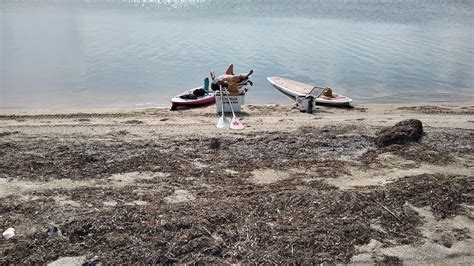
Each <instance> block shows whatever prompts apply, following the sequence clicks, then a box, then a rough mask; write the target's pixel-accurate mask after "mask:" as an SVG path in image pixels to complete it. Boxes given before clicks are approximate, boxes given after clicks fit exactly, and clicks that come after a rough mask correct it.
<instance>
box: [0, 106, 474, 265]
mask: <svg viewBox="0 0 474 266" xmlns="http://www.w3.org/2000/svg"><path fill="white" fill-rule="evenodd" d="M243 110H244V111H245V112H244V113H242V114H240V115H239V117H240V119H241V121H242V123H244V124H245V125H246V128H245V130H243V131H232V130H219V129H217V128H216V127H215V125H216V123H217V119H218V115H217V114H216V113H215V107H213V106H210V107H207V108H200V109H187V110H180V111H176V112H170V111H168V110H167V109H155V108H150V109H123V110H71V111H61V112H48V113H45V112H43V113H14V114H8V113H0V121H1V122H0V158H1V160H0V183H1V186H0V200H1V201H0V225H1V227H0V230H2V232H3V231H4V230H5V229H7V228H9V227H13V228H15V230H16V231H15V233H16V235H15V237H13V238H12V239H10V240H4V239H1V240H0V254H2V256H0V263H2V264H3V263H15V264H16V263H35V262H37V263H45V262H52V261H55V260H58V259H63V260H60V261H58V262H59V263H62V262H65V260H74V261H75V262H79V263H80V262H99V261H101V262H106V263H119V262H120V263H124V262H143V263H157V262H161V263H167V262H177V263H192V262H215V263H246V262H260V263H262V262H263V263H265V262H267V263H273V262H274V263H292V262H293V263H313V262H314V263H320V262H345V263H347V262H355V263H360V262H371V263H373V262H386V263H396V262H404V263H420V262H422V263H434V262H436V263H467V262H471V261H473V259H474V258H473V257H474V254H473V252H472V247H473V246H474V245H473V244H474V242H473V236H474V228H473V227H474V220H473V219H474V213H473V210H474V198H473V175H474V168H473V166H474V153H473V146H472V143H474V141H473V140H474V136H473V133H472V132H473V129H474V103H472V102H469V103H446V104H423V105H420V104H417V105H407V104H403V105H396V104H393V105H357V106H356V107H355V108H353V109H339V108H328V107H319V108H318V109H317V111H316V112H315V113H314V114H305V113H301V112H299V111H297V110H295V109H292V108H291V107H290V106H245V107H244V109H243ZM410 118H416V119H419V120H421V121H422V122H423V127H424V131H425V133H426V135H425V136H424V137H423V138H422V140H421V142H419V143H411V144H407V145H391V146H388V147H385V148H377V147H376V145H375V141H374V139H375V136H376V133H377V132H378V131H379V130H380V129H382V128H385V127H389V126H393V125H394V124H396V123H397V122H399V121H401V120H404V119H410ZM53 224H54V225H57V226H58V227H59V228H60V229H61V231H62V235H63V236H62V237H58V238H50V237H48V234H47V229H48V228H49V227H50V226H51V225H53Z"/></svg>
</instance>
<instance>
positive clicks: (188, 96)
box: [171, 64, 253, 113]
mask: <svg viewBox="0 0 474 266" xmlns="http://www.w3.org/2000/svg"><path fill="white" fill-rule="evenodd" d="M252 74H253V70H250V71H249V72H248V73H247V74H238V75H236V74H234V65H233V64H230V65H229V66H228V67H227V69H226V71H225V73H224V74H223V75H220V76H218V77H217V76H216V74H215V73H214V71H211V72H210V75H211V79H212V82H210V80H209V78H207V77H206V78H205V79H204V83H203V85H202V86H199V87H197V88H194V89H191V90H188V91H185V92H183V93H181V94H178V95H176V96H175V97H174V98H172V99H171V111H174V110H176V109H177V108H178V107H180V106H186V107H195V106H202V105H209V104H214V103H215V102H216V96H217V97H218V98H219V97H221V95H222V96H225V97H224V98H226V97H227V98H229V99H227V100H230V102H229V103H228V101H226V102H224V101H223V100H222V99H221V98H219V100H220V101H219V102H218V104H217V112H218V113H219V112H220V110H221V109H222V108H221V106H220V105H221V104H223V105H224V110H225V112H230V111H236V112H240V108H241V106H242V104H243V100H244V96H245V93H246V92H247V91H248V87H247V86H248V85H250V86H252V85H253V82H252V81H251V80H250V76H251V75H252ZM221 91H222V93H221ZM224 100H225V99H224ZM229 104H232V105H233V106H232V107H233V108H234V110H230V106H228V105H229Z"/></svg>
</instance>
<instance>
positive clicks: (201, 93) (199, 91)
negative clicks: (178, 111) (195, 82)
mask: <svg viewBox="0 0 474 266" xmlns="http://www.w3.org/2000/svg"><path fill="white" fill-rule="evenodd" d="M193 94H194V95H196V96H197V97H201V96H204V95H206V91H205V90H204V89H195V90H194V91H193Z"/></svg>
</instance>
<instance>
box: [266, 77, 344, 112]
mask: <svg viewBox="0 0 474 266" xmlns="http://www.w3.org/2000/svg"><path fill="white" fill-rule="evenodd" d="M267 80H268V82H270V84H272V85H273V87H275V88H276V89H277V90H279V91H280V92H282V93H283V94H285V95H286V96H288V97H290V98H291V99H293V100H294V99H296V97H300V96H306V95H308V94H310V93H311V91H313V89H314V88H317V89H323V88H319V87H315V86H311V85H309V84H306V83H302V82H298V81H294V80H291V79H286V78H281V77H268V78H267ZM315 101H316V103H319V104H326V105H334V106H344V105H345V106H348V105H350V104H351V103H352V99H350V98H349V97H346V96H344V95H341V94H337V93H334V92H333V93H332V97H327V96H324V95H320V96H319V97H317V98H316V99H315Z"/></svg>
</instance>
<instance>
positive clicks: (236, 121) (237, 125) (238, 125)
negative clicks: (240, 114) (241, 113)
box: [227, 94, 244, 130]
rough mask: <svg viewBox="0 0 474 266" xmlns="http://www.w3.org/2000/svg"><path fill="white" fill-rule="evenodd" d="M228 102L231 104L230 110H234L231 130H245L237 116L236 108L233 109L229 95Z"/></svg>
mask: <svg viewBox="0 0 474 266" xmlns="http://www.w3.org/2000/svg"><path fill="white" fill-rule="evenodd" d="M227 101H228V102H229V105H230V110H232V120H231V121H230V128H231V129H235V130H240V129H244V125H243V124H242V123H241V122H240V120H239V119H238V118H237V117H236V116H235V112H234V107H232V103H231V102H230V97H229V94H227Z"/></svg>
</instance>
